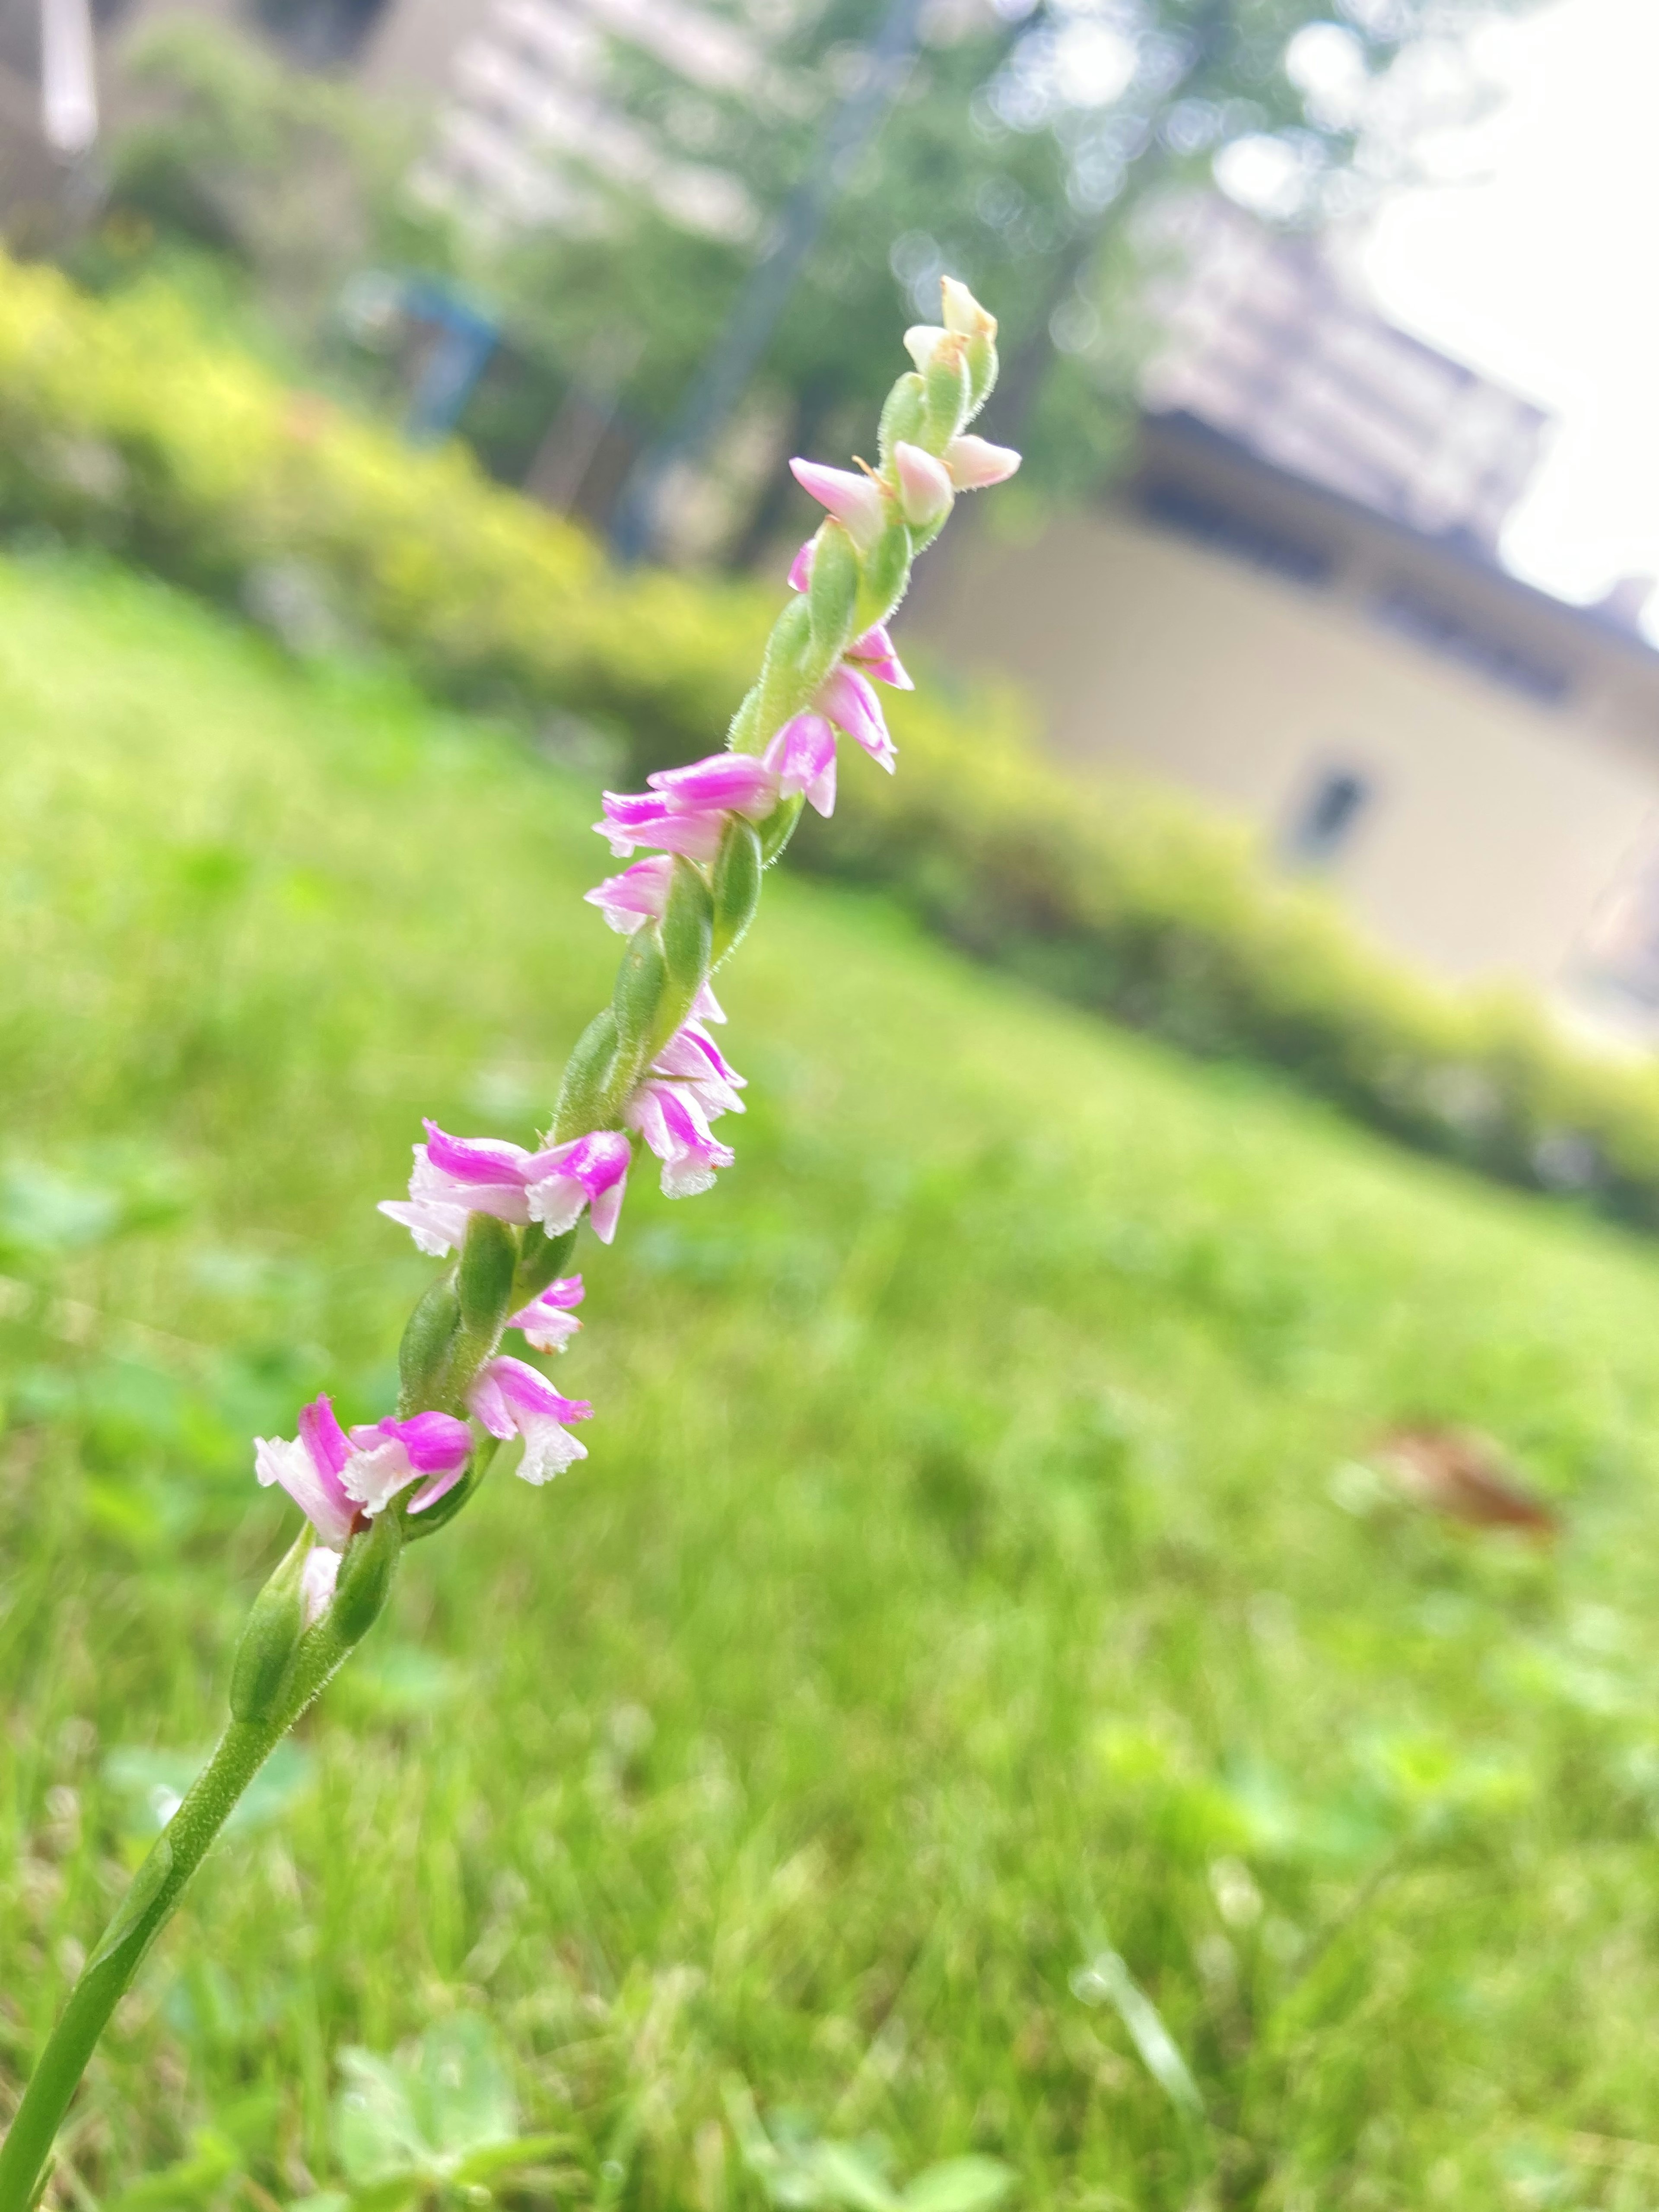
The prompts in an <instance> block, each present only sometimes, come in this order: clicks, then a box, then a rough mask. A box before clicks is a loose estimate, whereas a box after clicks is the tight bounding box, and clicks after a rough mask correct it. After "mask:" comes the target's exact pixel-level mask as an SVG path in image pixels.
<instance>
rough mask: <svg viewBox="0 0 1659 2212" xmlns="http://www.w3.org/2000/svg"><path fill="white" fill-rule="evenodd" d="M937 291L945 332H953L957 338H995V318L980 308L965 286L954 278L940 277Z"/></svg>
mask: <svg viewBox="0 0 1659 2212" xmlns="http://www.w3.org/2000/svg"><path fill="white" fill-rule="evenodd" d="M939 304H940V309H941V312H942V313H943V315H944V318H945V329H946V330H947V331H955V332H956V333H957V337H964V338H994V337H995V336H996V334H997V319H996V317H995V316H994V315H993V314H990V313H987V311H986V309H985V308H983V307H981V305H980V304H979V301H977V300H976V299H975V297H974V295H973V294H972V293H971V292H970V291H969V289H968V287H967V286H966V285H965V284H963V283H961V282H960V281H959V280H958V279H957V277H955V276H941V277H940V278H939Z"/></svg>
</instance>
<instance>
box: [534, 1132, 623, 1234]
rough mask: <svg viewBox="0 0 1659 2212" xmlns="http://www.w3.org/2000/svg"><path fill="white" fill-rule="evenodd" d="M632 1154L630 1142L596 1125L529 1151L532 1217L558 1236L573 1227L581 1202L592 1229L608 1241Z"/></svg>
mask: <svg viewBox="0 0 1659 2212" xmlns="http://www.w3.org/2000/svg"><path fill="white" fill-rule="evenodd" d="M633 1158H634V1152H633V1147H632V1146H630V1145H629V1141H628V1139H627V1138H626V1137H624V1136H623V1133H622V1131H621V1130H620V1129H595V1130H593V1131H592V1133H590V1134H589V1135H587V1136H586V1137H573V1138H572V1139H571V1140H570V1142H569V1143H568V1144H564V1145H555V1146H553V1147H552V1148H551V1149H550V1151H548V1152H537V1153H535V1154H533V1155H532V1158H531V1161H530V1167H531V1170H532V1178H533V1179H532V1182H531V1185H530V1191H529V1197H530V1218H531V1219H532V1221H539V1222H540V1223H541V1225H542V1226H543V1228H544V1229H545V1230H546V1231H547V1233H548V1235H549V1236H550V1237H562V1235H563V1234H564V1232H565V1231H566V1230H567V1229H574V1227H575V1225H576V1224H577V1222H578V1221H580V1218H581V1212H582V1208H583V1206H586V1208H587V1210H588V1219H589V1220H590V1221H591V1222H592V1225H593V1234H594V1235H595V1236H596V1237H598V1238H599V1242H600V1243H601V1244H608V1243H610V1242H611V1239H612V1237H615V1235H616V1233H617V1218H618V1216H619V1215H620V1214H621V1212H622V1202H623V1192H624V1191H625V1190H626V1189H627V1188H628V1170H629V1164H630V1163H631V1162H632V1160H633Z"/></svg>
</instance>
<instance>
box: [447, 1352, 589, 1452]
mask: <svg viewBox="0 0 1659 2212" xmlns="http://www.w3.org/2000/svg"><path fill="white" fill-rule="evenodd" d="M468 1403H469V1404H470V1405H471V1408H472V1411H473V1413H475V1414H476V1415H477V1418H478V1419H479V1420H480V1421H482V1422H483V1425H484V1427H485V1428H487V1429H488V1430H489V1433H490V1435H491V1436H492V1437H501V1438H502V1439H503V1440H505V1439H506V1438H507V1437H515V1436H516V1437H523V1438H524V1456H523V1458H522V1459H520V1462H519V1473H520V1474H521V1475H522V1476H523V1477H524V1480H526V1482H537V1483H540V1482H550V1481H551V1480H553V1477H554V1476H555V1475H556V1474H561V1473H562V1471H563V1469H564V1468H568V1466H569V1464H570V1462H571V1461H572V1460H576V1459H586V1456H587V1447H586V1445H585V1444H583V1443H579V1442H578V1441H577V1439H576V1438H575V1437H573V1436H572V1435H571V1434H570V1432H569V1431H568V1429H567V1428H565V1426H564V1423H565V1422H566V1421H585V1420H586V1419H588V1417H589V1416H590V1415H591V1414H592V1411H593V1408H592V1407H591V1406H590V1405H588V1404H587V1403H586V1401H584V1400H582V1399H580V1398H562V1397H561V1396H560V1395H559V1393H558V1392H557V1391H556V1389H554V1388H553V1385H552V1384H551V1383H550V1382H549V1381H548V1379H547V1377H546V1376H544V1375H538V1373H537V1371H536V1370H535V1369H534V1368H533V1367H530V1366H527V1365H526V1364H525V1362H524V1361H523V1360H522V1359H505V1358H503V1359H492V1360H491V1361H490V1362H489V1364H488V1365H487V1366H486V1367H485V1368H483V1370H482V1371H481V1372H480V1374H479V1376H478V1379H477V1382H476V1383H474V1384H473V1385H472V1391H471V1397H470V1399H469V1400H468Z"/></svg>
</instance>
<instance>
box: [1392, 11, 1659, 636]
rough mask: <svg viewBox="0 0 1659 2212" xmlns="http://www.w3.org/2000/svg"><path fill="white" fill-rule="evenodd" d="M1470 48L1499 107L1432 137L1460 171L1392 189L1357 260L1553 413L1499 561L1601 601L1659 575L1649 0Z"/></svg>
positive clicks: (1435, 330)
mask: <svg viewBox="0 0 1659 2212" xmlns="http://www.w3.org/2000/svg"><path fill="white" fill-rule="evenodd" d="M1475 52H1476V54H1477V56H1478V58H1479V61H1480V69H1481V74H1482V76H1484V77H1486V78H1487V79H1488V80H1489V81H1491V82H1492V84H1493V86H1494V87H1495V88H1498V89H1500V90H1501V91H1502V93H1503V94H1504V98H1503V100H1502V104H1501V105H1500V106H1498V108H1497V109H1496V110H1495V111H1494V112H1492V113H1491V114H1490V115H1489V116H1487V117H1486V118H1484V119H1483V120H1480V121H1479V122H1477V123H1476V124H1474V125H1473V126H1471V127H1469V128H1468V129H1466V130H1464V131H1459V132H1457V133H1456V134H1455V136H1454V137H1452V138H1450V139H1449V140H1443V141H1438V142H1435V141H1431V142H1430V143H1428V144H1427V145H1426V146H1425V149H1424V150H1425V155H1426V157H1427V159H1428V161H1429V162H1430V163H1431V165H1432V168H1433V173H1435V174H1436V175H1437V176H1439V175H1441V174H1447V175H1452V174H1455V176H1456V178H1457V179H1458V180H1457V181H1455V182H1449V183H1444V184H1440V183H1437V184H1435V185H1432V186H1430V187H1427V188H1413V189H1411V190H1408V191H1402V192H1400V193H1398V194H1396V195H1395V197H1392V198H1391V199H1390V200H1389V202H1388V203H1387V204H1385V206H1384V207H1383V210H1382V211H1381V213H1380V214H1379V215H1378V216H1377V217H1376V219H1375V221H1374V222H1373V224H1372V225H1371V228H1370V238H1369V240H1368V242H1367V244H1366V246H1365V248H1364V254H1363V258H1362V261H1361V266H1362V268H1363V270H1364V275H1365V277H1366V279H1367V281H1368V283H1370V287H1371V288H1372V289H1373V291H1374V292H1375V294H1376V299H1377V302H1378V305H1379V306H1380V307H1382V309H1383V313H1386V314H1388V315H1389V316H1390V317H1391V318H1392V319H1394V320H1395V321H1397V322H1399V323H1401V324H1402V325H1404V326H1405V327H1407V329H1410V330H1412V331H1415V332H1416V333H1417V334H1418V335H1419V337H1424V338H1425V339H1427V340H1428V341H1429V343H1431V344H1433V345H1437V346H1440V347H1442V348H1443V349H1444V350H1445V351H1447V352H1448V353H1450V354H1454V355H1455V356H1457V357H1458V358H1460V359H1462V360H1464V361H1468V362H1470V363H1472V364H1473V365H1474V367H1476V368H1480V369H1483V370H1485V371H1486V373H1487V374H1490V375H1492V376H1494V377H1496V378H1498V380H1500V381H1502V382H1504V383H1506V384H1509V385H1511V386H1514V387H1515V388H1516V389H1517V390H1519V391H1522V392H1525V393H1526V394H1527V395H1528V397H1529V398H1534V399H1537V400H1539V401H1541V403H1542V404H1544V405H1545V406H1547V407H1548V408H1550V409H1551V410H1553V411H1554V412H1555V413H1557V414H1558V415H1559V417H1560V418H1561V420H1560V427H1559V431H1558V433H1557V435H1556V440H1555V443H1554V445H1553V447H1552V449H1551V451H1550V453H1549V456H1548V458H1547V460H1546V461H1545V463H1544V465H1543V466H1542V468H1541V471H1540V472H1539V476H1538V478H1537V480H1536V483H1535V487H1534V490H1533V492H1532V493H1531V494H1530V495H1529V496H1528V499H1527V501H1526V502H1525V504H1524V506H1523V507H1522V508H1521V509H1520V510H1519V511H1518V512H1517V513H1516V519H1515V521H1514V524H1513V526H1512V527H1511V529H1510V533H1509V536H1508V538H1506V540H1505V544H1504V553H1505V557H1506V558H1507V559H1508V561H1509V562H1510V565H1511V566H1512V567H1513V568H1516V569H1517V570H1518V571H1519V572H1520V573H1521V574H1522V575H1524V576H1526V577H1528V579H1529V580H1532V581H1533V582H1534V583H1538V584H1541V585H1542V586H1544V587H1545V588H1546V589H1547V590H1550V591H1553V592H1559V593H1560V594H1561V595H1562V596H1563V597H1565V598H1569V599H1593V598H1597V597H1599V596H1600V594H1601V592H1603V591H1605V590H1606V589H1607V586H1609V585H1611V584H1612V583H1613V582H1614V581H1615V580H1617V579H1618V578H1619V577H1620V576H1624V575H1629V574H1638V573H1639V574H1650V575H1652V576H1655V577H1659V0H1549V4H1548V5H1547V6H1545V7H1543V8H1541V9H1538V10H1537V12H1536V13H1534V14H1533V15H1528V16H1527V17H1525V18H1523V19H1522V20H1520V21H1514V22H1508V23H1503V24H1499V25H1495V26H1493V27H1492V28H1490V29H1488V30H1486V31H1484V32H1482V33H1479V34H1477V40H1476V46H1475ZM1656 610H1659V599H1656Z"/></svg>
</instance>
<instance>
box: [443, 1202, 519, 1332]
mask: <svg viewBox="0 0 1659 2212" xmlns="http://www.w3.org/2000/svg"><path fill="white" fill-rule="evenodd" d="M518 1266H519V1240H518V1238H517V1237H515V1236H514V1235H513V1231H511V1230H510V1229H509V1228H508V1227H507V1224H506V1222H504V1221H498V1220H497V1219H496V1218H495V1215H494V1214H493V1213H469V1214H468V1216H467V1218H466V1240H465V1243H463V1245H462V1246H461V1258H460V1264H459V1267H457V1269H456V1271H455V1291H456V1296H457V1297H458V1299H459V1304H460V1311H461V1326H462V1328H464V1329H465V1331H466V1333H467V1334H468V1335H469V1336H475V1337H487V1338H489V1340H490V1341H491V1342H492V1343H493V1342H494V1341H495V1338H496V1337H497V1336H499V1335H500V1334H501V1323H502V1322H504V1321H505V1320H506V1319H507V1313H508V1310H509V1309H510V1308H511V1306H512V1304H513V1277H514V1275H515V1274H516V1273H517V1272H518Z"/></svg>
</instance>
